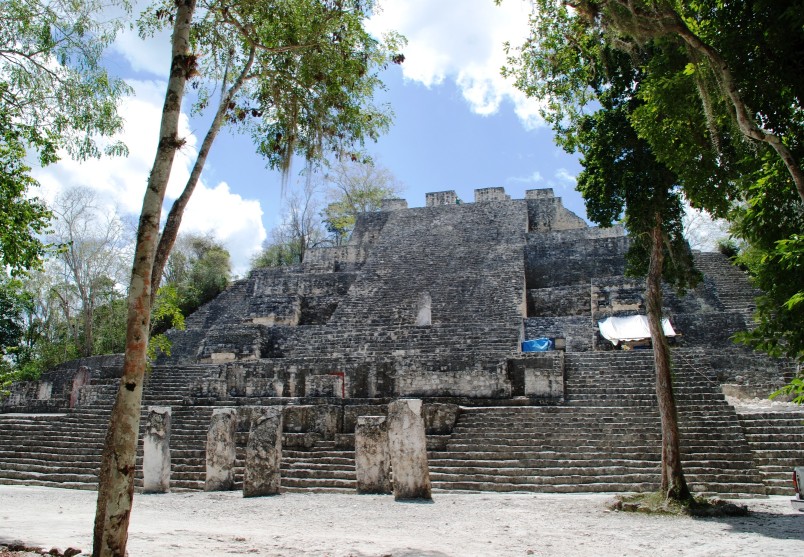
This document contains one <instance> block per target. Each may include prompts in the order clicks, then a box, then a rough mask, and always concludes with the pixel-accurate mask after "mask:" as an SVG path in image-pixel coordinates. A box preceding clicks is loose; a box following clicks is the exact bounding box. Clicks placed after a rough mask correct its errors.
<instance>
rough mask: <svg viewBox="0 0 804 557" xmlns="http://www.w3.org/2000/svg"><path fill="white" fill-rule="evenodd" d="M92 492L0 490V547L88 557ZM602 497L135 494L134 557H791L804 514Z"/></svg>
mask: <svg viewBox="0 0 804 557" xmlns="http://www.w3.org/2000/svg"><path fill="white" fill-rule="evenodd" d="M95 498H96V494H95V492H91V491H75V490H67V489H53V488H40V487H17V486H0V543H11V542H15V541H19V542H24V543H25V544H26V545H28V546H42V547H46V548H48V549H49V548H51V547H56V548H59V549H61V550H64V549H66V548H67V547H69V546H72V547H77V548H81V549H83V550H84V551H85V552H88V551H89V550H90V538H91V532H92V521H93V516H94V505H95ZM611 500H612V496H611V495H542V494H496V493H494V494H493V493H483V494H456V493H439V492H436V493H434V495H433V502H432V503H396V502H394V500H393V497H391V496H374V495H341V494H339V495H330V494H284V495H280V496H275V497H260V498H252V499H243V498H242V495H241V493H240V492H220V493H178V494H167V495H139V494H138V495H136V496H135V499H134V511H133V517H132V523H131V528H130V530H129V545H128V549H129V554H130V555H131V556H132V557H134V556H151V555H153V556H171V557H180V556H191V555H192V556H198V555H282V556H295V555H316V556H354V557H368V556H393V557H413V556H426V557H440V556H472V555H483V556H485V555H490V556H509V555H510V556H518V555H561V556H573V555H583V556H615V555H616V556H623V555H640V556H643V555H662V556H674V555H696V556H723V555H734V556H740V555H745V556H752V557H754V556H762V557H772V556H776V555H779V556H782V555H784V556H793V555H801V554H802V552H804V513H800V512H797V511H794V510H793V509H792V508H791V507H790V503H789V498H788V497H770V498H766V499H746V500H741V501H740V503H742V504H746V505H748V507H749V508H750V510H751V511H753V512H752V515H751V516H749V517H741V518H718V519H711V518H710V519H698V518H688V517H663V516H645V515H635V514H631V513H620V512H612V511H608V510H607V509H606V505H607V503H608V502H610V501H611Z"/></svg>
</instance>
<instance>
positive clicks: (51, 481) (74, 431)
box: [0, 408, 109, 489]
mask: <svg viewBox="0 0 804 557" xmlns="http://www.w3.org/2000/svg"><path fill="white" fill-rule="evenodd" d="M108 422H109V413H108V410H106V409H104V408H97V409H85V410H81V411H76V412H72V413H69V414H37V415H24V414H22V415H17V414H0V483H2V484H10V485H39V486H46V487H67V488H73V489H95V488H96V487H97V482H98V470H99V468H100V457H101V452H102V450H103V442H104V438H105V436H106V428H107V426H108Z"/></svg>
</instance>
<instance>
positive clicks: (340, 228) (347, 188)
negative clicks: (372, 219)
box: [322, 156, 402, 245]
mask: <svg viewBox="0 0 804 557" xmlns="http://www.w3.org/2000/svg"><path fill="white" fill-rule="evenodd" d="M323 182H324V184H326V185H327V186H328V196H329V198H330V200H331V201H330V203H329V205H327V207H326V208H325V209H324V212H323V215H322V216H323V217H324V226H326V228H327V231H328V232H329V233H330V235H331V236H332V238H333V243H334V244H335V245H341V244H342V243H343V242H345V241H346V240H347V239H348V238H349V235H350V234H351V232H352V229H354V226H355V222H356V220H357V216H358V215H359V214H360V213H368V212H372V211H379V210H380V208H381V207H382V201H383V199H388V198H391V197H395V196H397V195H398V194H399V192H400V191H401V189H402V188H401V186H400V185H399V183H398V182H397V180H396V178H395V177H394V175H393V174H392V173H391V172H390V171H389V170H388V169H387V168H384V167H382V166H380V165H377V164H375V163H374V162H372V161H360V160H354V161H353V160H351V158H349V157H346V156H342V157H340V158H339V159H337V160H336V161H335V162H334V163H333V164H332V165H331V166H330V168H329V169H328V170H327V172H325V173H324V176H323Z"/></svg>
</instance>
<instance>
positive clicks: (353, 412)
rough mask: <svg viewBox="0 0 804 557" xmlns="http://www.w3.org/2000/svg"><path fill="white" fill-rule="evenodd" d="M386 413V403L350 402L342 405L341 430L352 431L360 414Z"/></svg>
mask: <svg viewBox="0 0 804 557" xmlns="http://www.w3.org/2000/svg"><path fill="white" fill-rule="evenodd" d="M387 413H388V405H387V404H350V405H348V406H344V407H343V432H344V433H353V432H354V431H355V427H357V419H358V418H359V417H360V416H383V417H385V415H386V414H387Z"/></svg>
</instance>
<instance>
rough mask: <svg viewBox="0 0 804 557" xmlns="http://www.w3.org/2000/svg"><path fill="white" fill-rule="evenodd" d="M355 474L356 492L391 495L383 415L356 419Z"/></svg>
mask: <svg viewBox="0 0 804 557" xmlns="http://www.w3.org/2000/svg"><path fill="white" fill-rule="evenodd" d="M355 472H356V473H357V492H358V493H391V456H390V454H389V451H388V430H387V429H386V427H385V417H384V416H358V418H357V425H356V426H355Z"/></svg>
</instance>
